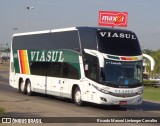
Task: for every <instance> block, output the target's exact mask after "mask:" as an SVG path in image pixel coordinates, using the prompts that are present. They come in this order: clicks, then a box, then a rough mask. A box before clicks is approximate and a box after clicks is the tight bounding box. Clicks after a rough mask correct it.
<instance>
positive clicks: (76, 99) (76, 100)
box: [73, 87, 83, 106]
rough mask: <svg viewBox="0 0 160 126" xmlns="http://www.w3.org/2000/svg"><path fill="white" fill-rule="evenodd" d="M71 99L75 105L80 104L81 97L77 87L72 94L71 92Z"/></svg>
mask: <svg viewBox="0 0 160 126" xmlns="http://www.w3.org/2000/svg"><path fill="white" fill-rule="evenodd" d="M73 100H74V103H75V104H76V105H77V106H82V103H83V101H82V99H81V91H80V89H79V87H77V88H76V89H75V90H74V94H73Z"/></svg>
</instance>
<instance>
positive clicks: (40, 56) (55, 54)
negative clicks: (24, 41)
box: [30, 51, 64, 62]
mask: <svg viewBox="0 0 160 126" xmlns="http://www.w3.org/2000/svg"><path fill="white" fill-rule="evenodd" d="M30 54H31V61H47V62H50V61H52V62H55V61H58V62H63V60H64V58H63V51H31V53H30Z"/></svg>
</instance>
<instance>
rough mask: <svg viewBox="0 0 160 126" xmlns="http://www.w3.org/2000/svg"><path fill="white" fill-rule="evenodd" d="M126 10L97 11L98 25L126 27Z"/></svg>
mask: <svg viewBox="0 0 160 126" xmlns="http://www.w3.org/2000/svg"><path fill="white" fill-rule="evenodd" d="M127 19H128V13H127V12H113V11H99V22H98V23H99V26H112V27H113V26H121V27H127Z"/></svg>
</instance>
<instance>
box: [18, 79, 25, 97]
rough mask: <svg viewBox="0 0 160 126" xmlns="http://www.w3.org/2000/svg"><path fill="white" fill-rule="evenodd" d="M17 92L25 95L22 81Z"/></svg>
mask: <svg viewBox="0 0 160 126" xmlns="http://www.w3.org/2000/svg"><path fill="white" fill-rule="evenodd" d="M19 88H20V89H19V91H20V92H21V93H22V94H25V93H26V92H25V90H26V89H25V83H24V81H23V80H22V81H21V82H20V86H19Z"/></svg>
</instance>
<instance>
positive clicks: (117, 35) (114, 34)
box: [100, 32, 137, 39]
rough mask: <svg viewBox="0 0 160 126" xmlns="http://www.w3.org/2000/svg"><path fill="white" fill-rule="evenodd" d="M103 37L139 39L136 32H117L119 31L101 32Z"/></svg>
mask: <svg viewBox="0 0 160 126" xmlns="http://www.w3.org/2000/svg"><path fill="white" fill-rule="evenodd" d="M100 35H101V36H102V37H108V38H122V39H123V38H126V39H137V38H136V36H135V35H134V34H125V33H117V32H100Z"/></svg>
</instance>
